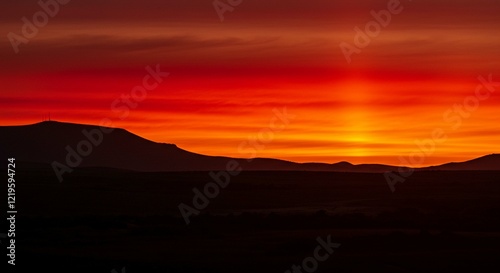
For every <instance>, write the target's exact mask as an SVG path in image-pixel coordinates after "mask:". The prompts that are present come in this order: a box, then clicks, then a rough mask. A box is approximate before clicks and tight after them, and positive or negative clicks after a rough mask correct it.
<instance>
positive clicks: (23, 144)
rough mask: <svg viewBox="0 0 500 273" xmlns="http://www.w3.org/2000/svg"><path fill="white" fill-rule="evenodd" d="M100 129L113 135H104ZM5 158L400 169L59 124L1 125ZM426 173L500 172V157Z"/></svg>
mask: <svg viewBox="0 0 500 273" xmlns="http://www.w3.org/2000/svg"><path fill="white" fill-rule="evenodd" d="M101 128H102V129H103V130H112V132H110V133H103V132H102V131H103V130H101ZM0 157H1V158H8V157H15V158H16V160H17V161H19V162H32V163H48V164H52V163H53V162H58V163H61V164H64V165H68V166H69V167H104V168H117V169H126V170H133V171H146V172H153V171H155V172H163V171H211V170H225V169H226V168H227V165H228V162H233V163H234V161H236V162H238V166H239V167H241V168H242V169H243V170H273V171H337V172H366V173H379V172H386V171H396V170H397V169H398V167H396V166H389V165H381V164H360V165H353V164H351V163H349V162H339V163H335V164H326V163H295V162H290V161H285V160H279V159H271V158H254V159H244V158H230V157H222V156H206V155H201V154H196V153H193V152H189V151H186V150H183V149H181V148H179V147H177V146H176V145H174V144H167V143H157V142H153V141H150V140H147V139H145V138H142V137H140V136H137V135H135V134H132V133H130V132H128V131H127V130H125V129H120V128H107V127H99V126H95V125H83V124H74V123H63V122H56V121H44V122H41V123H36V124H32V125H22V126H0ZM68 157H69V161H68ZM79 157H80V158H79ZM233 160H234V161H233ZM77 163H78V164H77ZM70 164H73V165H74V166H70ZM423 169H425V170H500V155H498V154H496V155H489V156H485V157H481V158H478V159H474V160H471V161H467V162H462V163H449V164H444V165H441V166H433V167H428V168H423Z"/></svg>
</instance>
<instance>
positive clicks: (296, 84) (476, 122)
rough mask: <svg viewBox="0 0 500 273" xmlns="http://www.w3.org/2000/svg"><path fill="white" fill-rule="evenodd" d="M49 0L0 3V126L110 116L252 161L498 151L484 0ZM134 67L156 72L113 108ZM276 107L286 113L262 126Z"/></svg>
mask: <svg viewBox="0 0 500 273" xmlns="http://www.w3.org/2000/svg"><path fill="white" fill-rule="evenodd" d="M55 1H56V0H42V2H50V3H52V4H53V3H58V4H57V7H56V6H53V5H52V6H50V9H49V11H52V14H50V15H48V17H47V20H46V22H43V19H44V18H43V16H42V15H40V12H42V13H43V10H44V9H42V7H41V6H40V5H39V3H38V1H34V0H30V1H28V0H21V1H2V3H0V10H1V13H2V16H0V33H2V34H3V36H2V37H3V38H2V40H1V43H0V60H1V61H0V125H23V124H33V123H37V122H40V121H42V120H43V119H44V118H46V116H47V115H48V113H50V115H51V118H52V119H53V120H57V121H62V122H73V123H84V124H99V123H100V122H101V120H103V119H109V120H111V121H112V126H114V127H120V128H125V129H127V130H128V131H130V132H132V133H134V134H137V135H140V136H142V137H144V138H147V139H150V140H153V141H156V142H165V143H174V144H176V145H177V146H179V147H180V148H183V149H185V150H188V151H192V152H196V153H201V154H207V155H224V156H232V157H249V154H246V153H244V152H242V151H241V149H240V147H241V145H242V143H249V139H257V141H260V142H257V144H258V148H256V149H255V151H256V153H255V154H254V155H255V156H257V157H272V158H280V159H285V160H291V161H296V162H327V163H335V162H339V161H349V162H351V163H355V164H360V163H382V164H395V165H403V163H402V162H404V161H403V160H402V159H401V158H407V159H410V158H413V159H415V158H418V160H415V162H414V163H412V164H413V165H415V166H427V165H435V164H440V163H445V162H449V161H464V160H468V159H471V158H475V157H479V156H482V155H486V154H491V153H500V144H499V142H498V138H499V136H500V116H499V115H498V113H499V112H498V109H499V107H500V91H497V92H495V87H496V89H498V90H500V85H499V84H495V82H500V71H499V68H500V35H499V29H500V16H498V14H499V13H500V2H499V1H495V0H478V1H464V0H454V1H451V0H442V1H435V0H434V1H431V0H413V1H410V0H401V1H400V2H399V1H397V0H381V1H379V0H377V1H369V0H359V1H332V0H316V1H315V0H288V1H277V0H266V1H260V0H254V1H250V0H243V1H236V0H233V1H229V2H231V3H233V4H236V5H235V6H233V7H231V10H232V11H226V12H224V13H223V14H222V15H221V14H220V13H221V12H220V11H219V13H218V12H217V10H216V8H215V7H214V2H213V1H212V0H189V1H188V0H149V1H131V0H123V1H109V0H99V1H97V0H86V1H76V0H72V1H68V0H59V1H60V2H61V3H60V4H59V2H55ZM66 2H68V3H66ZM229 2H227V1H222V0H221V1H220V3H222V4H221V5H220V6H218V7H223V6H222V5H226V7H228V5H229ZM240 2H241V3H240ZM238 3H239V4H238ZM372 11H374V13H376V14H387V13H389V14H390V19H389V20H387V18H388V17H383V16H382V17H380V18H385V21H383V22H382V23H383V24H381V23H380V22H379V21H375V18H374V15H373V12H372ZM36 14H38V15H40V16H42V17H40V16H38V17H36V16H35V17H36V18H38V22H39V27H36V29H37V33H35V34H33V33H32V32H29V31H25V34H23V26H24V25H25V21H23V18H24V17H25V18H26V19H27V21H28V22H31V23H32V22H33V18H34V15H36ZM52 15H53V16H52ZM220 15H221V16H222V18H223V19H224V20H223V21H221V16H220ZM40 18H41V19H40ZM40 20H41V21H40ZM40 22H41V23H40ZM366 26H371V27H372V28H368V30H369V31H370V30H371V32H369V34H371V36H369V35H368V34H367V32H366ZM377 26H378V27H379V28H380V29H379V30H378V29H377ZM355 29H360V30H361V31H362V32H363V34H359V33H358V32H356V30H355ZM25 30H27V28H26V27H25ZM28 36H29V37H28ZM13 37H17V38H15V39H14V38H13ZM363 37H364V38H365V39H364V40H363ZM356 38H357V40H356ZM366 38H368V39H366ZM16 39H17V40H16ZM13 41H14V42H13ZM20 41H22V42H20ZM341 45H344V47H341ZM346 45H348V48H350V50H353V51H352V52H351V53H352V54H349V56H348V57H346V54H344V51H343V50H342V48H344V50H345V48H346ZM16 48H17V50H18V52H17V53H16ZM148 66H149V67H152V68H157V67H160V69H161V71H163V72H168V73H169V75H168V77H166V78H164V80H163V81H162V82H161V83H159V84H158V86H156V87H155V88H154V89H152V90H149V91H147V94H146V96H145V98H144V99H143V100H141V101H137V102H136V104H134V107H133V108H132V107H130V109H129V111H128V112H127V115H124V113H123V112H120V111H117V109H116V106H117V105H116V104H114V102H115V101H116V100H117V99H120V98H121V96H123V95H130V94H131V90H133V89H134V88H135V87H137V86H141V85H142V84H143V79H144V77H145V76H146V75H148V72H147V70H146V67H148ZM479 77H482V79H483V80H480V79H479ZM488 81H489V82H493V83H490V85H485V86H482V87H481V84H482V83H483V82H488ZM477 90H479V91H477ZM478 92H479V93H478ZM113 105H114V107H113ZM283 109H286V112H287V113H289V115H291V116H292V115H293V117H294V118H293V119H292V120H290V122H289V123H287V124H283V125H284V126H283V128H281V129H280V130H274V131H273V130H271V131H269V130H268V129H270V128H269V127H270V125H269V123H270V120H272V119H273V118H274V117H275V115H276V111H284V110H283ZM266 130H267V131H266ZM263 131H266V132H271V134H272V135H271V136H269V135H268V136H267V137H272V139H271V140H270V139H269V138H268V139H266V140H265V141H264V140H263V139H259V137H262V134H261V132H263ZM436 132H437V133H436ZM259 134H260V135H259ZM436 135H439V136H440V137H439V140H438V139H437V138H436ZM433 137H434V139H433ZM245 145H246V144H245ZM252 145H255V143H254V144H252ZM419 154H420V156H417V157H415V155H419Z"/></svg>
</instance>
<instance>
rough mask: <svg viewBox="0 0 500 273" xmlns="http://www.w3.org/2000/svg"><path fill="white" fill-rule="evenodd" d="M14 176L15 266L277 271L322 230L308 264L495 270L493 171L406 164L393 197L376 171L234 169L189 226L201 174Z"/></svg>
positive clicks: (37, 171) (499, 187) (498, 188)
mask: <svg viewBox="0 0 500 273" xmlns="http://www.w3.org/2000/svg"><path fill="white" fill-rule="evenodd" d="M16 177H17V179H16V181H17V186H16V187H17V188H16V196H17V199H16V201H17V206H18V215H17V217H18V219H17V223H16V224H17V233H16V235H17V246H16V249H17V253H16V254H17V255H16V262H17V264H18V265H17V269H18V272H37V271H44V272H45V271H46V272H106V273H109V272H112V271H113V270H115V272H224V273H226V272H227V273H229V272H231V273H245V272H255V273H259V272H278V273H281V272H285V271H286V270H290V269H291V268H292V265H294V264H296V265H302V262H303V260H304V259H305V258H307V257H310V256H313V252H314V250H315V249H316V247H317V246H318V245H319V244H318V242H317V241H316V240H317V238H318V237H321V238H323V239H324V240H326V239H327V237H328V236H331V241H333V242H335V243H339V244H341V245H340V247H338V248H337V249H336V250H335V252H333V253H332V254H331V255H330V256H329V257H328V259H326V260H325V261H321V262H318V267H317V270H316V271H315V272H339V273H340V272H363V273H367V272H370V273H373V272H425V273H428V272H500V271H499V269H500V217H499V215H500V214H499V211H500V202H499V201H500V172H488V171H484V172H478V171H476V172H472V171H471V172H457V171H455V172H444V171H439V172H438V171H436V172H432V171H429V172H416V173H415V174H413V176H411V177H410V178H409V179H408V180H407V181H406V182H405V183H404V184H398V185H397V190H396V192H394V193H392V192H391V191H390V190H389V187H388V185H387V183H386V181H385V179H384V177H383V175H382V174H363V173H332V172H243V173H241V174H239V175H238V176H235V177H232V179H231V182H230V184H229V186H228V187H227V188H225V189H222V190H221V191H220V194H219V195H218V196H217V197H216V198H214V199H212V200H210V204H209V205H208V207H207V208H206V209H204V210H202V212H201V214H200V215H199V216H195V217H191V223H190V224H189V225H186V223H185V221H184V219H182V217H181V214H180V212H179V209H178V205H179V204H180V203H186V204H187V205H190V206H192V199H193V196H194V193H193V191H192V189H193V188H198V189H201V190H203V187H204V185H205V184H206V183H209V182H212V179H211V178H210V176H209V174H208V172H178V173H137V172H127V171H120V170H112V169H91V168H88V169H78V170H75V171H74V172H73V173H72V174H70V175H66V176H65V180H64V182H63V183H59V181H58V180H57V178H56V177H55V175H54V173H53V172H52V170H51V169H50V168H46V167H42V166H32V165H29V164H22V163H21V162H19V163H18V164H17V170H16ZM3 192H6V190H4V191H3ZM2 248H4V245H2ZM4 249H5V248H4ZM321 253H322V254H323V253H324V252H321ZM122 268H125V270H124V271H122ZM47 269H50V270H47ZM297 272H309V271H306V270H304V269H302V271H297Z"/></svg>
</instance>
